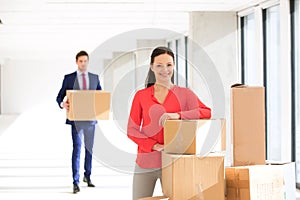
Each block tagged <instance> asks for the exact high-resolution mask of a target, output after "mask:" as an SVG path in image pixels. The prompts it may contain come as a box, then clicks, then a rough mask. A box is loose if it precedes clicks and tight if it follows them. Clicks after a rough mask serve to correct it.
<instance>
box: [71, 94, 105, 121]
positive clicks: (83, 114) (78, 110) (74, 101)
mask: <svg viewBox="0 0 300 200" xmlns="http://www.w3.org/2000/svg"><path fill="white" fill-rule="evenodd" d="M67 99H68V101H69V104H70V108H69V112H67V118H68V119H69V120H72V121H73V120H75V121H89V120H108V119H109V111H110V93H109V92H105V91H100V90H67Z"/></svg>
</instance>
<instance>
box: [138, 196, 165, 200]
mask: <svg viewBox="0 0 300 200" xmlns="http://www.w3.org/2000/svg"><path fill="white" fill-rule="evenodd" d="M168 199H169V198H168V197H166V196H159V197H146V198H141V199H139V200H168Z"/></svg>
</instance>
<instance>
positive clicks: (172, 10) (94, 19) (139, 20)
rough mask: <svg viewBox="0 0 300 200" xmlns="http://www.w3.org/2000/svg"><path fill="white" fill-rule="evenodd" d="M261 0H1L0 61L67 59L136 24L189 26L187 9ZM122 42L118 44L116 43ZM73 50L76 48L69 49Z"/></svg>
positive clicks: (181, 29)
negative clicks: (43, 58)
mask: <svg viewBox="0 0 300 200" xmlns="http://www.w3.org/2000/svg"><path fill="white" fill-rule="evenodd" d="M261 1H264V0H160V1H159V0H0V19H1V21H2V23H3V24H0V61H1V58H9V57H25V58H28V57H34V58H36V57H39V58H41V57H43V56H44V57H47V58H48V57H49V55H50V54H51V55H56V56H58V57H62V58H64V59H65V57H66V55H68V53H66V52H70V53H69V54H70V55H69V56H73V54H74V53H75V51H77V50H78V49H85V50H88V51H93V50H94V49H95V48H97V46H98V45H99V44H101V43H102V42H104V41H106V40H108V39H110V38H112V37H114V36H116V35H119V34H121V33H124V32H127V31H132V30H135V29H145V28H155V29H157V28H158V29H167V30H171V31H174V32H177V33H180V34H186V33H188V30H189V12H191V11H239V10H241V9H244V8H246V7H249V6H251V5H255V4H257V3H258V2H261ZM122 45H123V44H120V47H121V46H122ZM73 51H74V52H73Z"/></svg>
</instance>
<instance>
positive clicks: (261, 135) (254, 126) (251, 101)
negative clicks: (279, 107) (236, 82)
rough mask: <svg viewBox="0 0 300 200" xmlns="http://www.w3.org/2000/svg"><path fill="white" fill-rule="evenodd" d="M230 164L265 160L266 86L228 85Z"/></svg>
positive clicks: (253, 163)
mask: <svg viewBox="0 0 300 200" xmlns="http://www.w3.org/2000/svg"><path fill="white" fill-rule="evenodd" d="M231 123H232V139H231V142H232V150H233V160H232V166H244V165H257V164H265V160H266V149H265V90H264V87H248V86H245V85H241V86H233V87H232V88H231Z"/></svg>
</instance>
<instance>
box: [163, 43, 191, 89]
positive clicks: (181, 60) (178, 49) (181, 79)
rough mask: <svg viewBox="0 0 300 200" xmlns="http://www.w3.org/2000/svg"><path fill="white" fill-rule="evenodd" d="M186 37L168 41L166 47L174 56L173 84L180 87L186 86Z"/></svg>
mask: <svg viewBox="0 0 300 200" xmlns="http://www.w3.org/2000/svg"><path fill="white" fill-rule="evenodd" d="M187 41H188V40H187V37H180V38H179V39H175V40H171V41H169V42H168V43H167V44H168V47H169V48H171V49H172V50H173V52H174V56H175V68H174V73H175V74H174V78H175V79H174V82H175V84H176V85H178V86H181V87H187V86H188V78H187V77H188V74H187V73H188V71H187V65H188V62H187V45H188V42H187Z"/></svg>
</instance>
